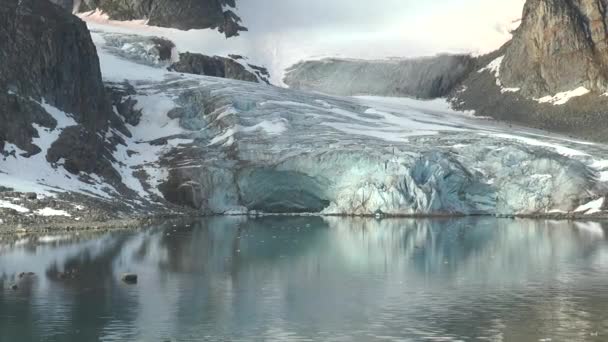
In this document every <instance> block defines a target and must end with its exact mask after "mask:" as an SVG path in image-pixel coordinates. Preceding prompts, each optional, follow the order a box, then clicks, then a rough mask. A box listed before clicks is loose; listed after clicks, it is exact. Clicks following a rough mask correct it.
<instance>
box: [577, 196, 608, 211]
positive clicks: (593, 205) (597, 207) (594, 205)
mask: <svg viewBox="0 0 608 342" xmlns="http://www.w3.org/2000/svg"><path fill="white" fill-rule="evenodd" d="M604 201H605V198H604V197H602V198H598V199H596V200H595V201H591V202H589V203H587V204H584V205H581V206H580V207H578V208H576V210H574V212H576V213H585V215H590V214H595V213H599V212H601V211H602V207H603V206H604Z"/></svg>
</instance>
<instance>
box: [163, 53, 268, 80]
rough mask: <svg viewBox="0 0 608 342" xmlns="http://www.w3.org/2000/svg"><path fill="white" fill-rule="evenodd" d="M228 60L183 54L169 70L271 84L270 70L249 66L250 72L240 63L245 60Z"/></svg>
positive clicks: (238, 58)
mask: <svg viewBox="0 0 608 342" xmlns="http://www.w3.org/2000/svg"><path fill="white" fill-rule="evenodd" d="M235 57H237V58H232V57H230V58H227V57H219V56H206V55H202V54H198V53H189V52H186V53H181V54H180V55H179V61H178V62H176V63H173V64H172V65H171V66H170V67H169V70H171V71H176V72H183V73H189V74H197V75H206V76H214V77H221V78H230V79H233V80H240V81H247V82H259V83H261V82H264V83H269V81H268V78H269V77H270V74H269V73H268V70H266V69H265V68H263V67H259V66H256V65H251V64H247V66H249V69H250V70H247V68H246V67H245V66H244V64H242V63H240V62H238V61H239V60H242V59H243V58H242V57H240V56H235Z"/></svg>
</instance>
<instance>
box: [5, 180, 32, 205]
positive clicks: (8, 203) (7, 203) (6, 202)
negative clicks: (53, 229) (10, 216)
mask: <svg viewBox="0 0 608 342" xmlns="http://www.w3.org/2000/svg"><path fill="white" fill-rule="evenodd" d="M0 177H1V175H0ZM0 208H7V209H13V210H15V211H17V212H19V213H29V212H30V210H29V209H28V208H26V207H24V206H21V205H18V204H14V203H11V202H8V201H5V200H0Z"/></svg>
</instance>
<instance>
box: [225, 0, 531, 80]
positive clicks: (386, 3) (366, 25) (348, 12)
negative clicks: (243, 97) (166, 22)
mask: <svg viewBox="0 0 608 342" xmlns="http://www.w3.org/2000/svg"><path fill="white" fill-rule="evenodd" d="M524 1H525V0H424V1H420V0H383V1H372V0H305V1H303V0H237V5H238V9H237V12H238V14H239V15H240V16H241V17H242V18H243V23H244V25H245V26H247V27H248V28H249V30H250V31H249V32H246V33H243V35H242V37H241V38H242V39H241V43H240V44H241V49H240V50H241V51H240V52H241V53H243V54H245V55H248V56H250V57H252V58H253V59H254V60H256V61H259V62H262V63H264V64H265V65H267V66H268V67H269V68H270V69H271V70H272V72H273V73H274V74H275V78H274V81H275V82H276V81H277V80H279V79H281V77H282V73H283V71H284V70H285V69H286V68H287V67H289V66H291V65H293V64H294V63H297V62H299V61H301V60H305V59H313V58H321V57H330V56H336V57H352V58H365V59H378V58H387V57H414V56H422V55H434V54H437V53H441V52H470V53H475V54H480V53H486V52H490V51H492V50H494V49H496V48H498V47H500V46H501V45H502V44H503V43H504V42H506V41H507V40H508V39H509V38H510V34H509V32H510V29H511V28H512V26H513V21H514V20H517V19H519V18H520V17H521V12H522V8H523V4H524ZM232 46H234V44H233V45H232ZM243 50H244V51H243Z"/></svg>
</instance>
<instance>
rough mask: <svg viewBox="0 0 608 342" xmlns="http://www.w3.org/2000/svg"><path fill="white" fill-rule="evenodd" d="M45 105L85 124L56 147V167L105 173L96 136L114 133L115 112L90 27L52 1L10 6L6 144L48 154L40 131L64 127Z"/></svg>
mask: <svg viewBox="0 0 608 342" xmlns="http://www.w3.org/2000/svg"><path fill="white" fill-rule="evenodd" d="M44 104H49V105H51V106H53V107H55V108H58V109H60V110H62V111H65V112H66V113H69V115H70V116H71V117H72V118H73V119H74V120H75V121H76V122H77V123H78V125H77V126H74V127H70V128H69V129H68V130H64V131H63V133H62V135H61V136H60V138H59V139H58V141H56V142H55V143H53V145H52V146H51V150H49V153H48V154H47V159H48V160H49V162H52V163H53V162H57V161H58V160H59V159H64V160H65V161H66V165H71V167H70V170H72V171H74V172H75V173H78V172H77V171H79V170H82V171H88V172H92V171H94V170H97V169H98V167H99V166H100V165H99V164H100V163H101V161H100V160H103V158H98V157H99V156H100V155H101V154H103V153H104V152H103V151H104V146H103V143H102V141H100V139H98V138H97V136H96V135H97V132H98V131H99V130H104V129H107V127H108V122H109V121H112V110H111V107H110V103H109V101H108V100H107V98H106V93H105V90H104V86H103V83H102V80H101V72H100V70H99V61H98V58H97V52H96V49H95V46H94V45H93V42H92V40H91V37H90V35H89V32H88V30H87V28H86V25H85V24H84V22H82V21H81V20H80V19H78V18H76V17H74V16H72V15H70V14H68V13H66V12H65V11H62V10H61V9H60V8H59V7H57V6H55V5H53V4H51V3H50V2H48V1H37V0H21V1H19V0H7V1H4V3H3V6H1V7H0V120H1V121H2V125H0V140H4V141H6V142H9V143H12V144H15V145H16V146H17V147H19V148H20V149H22V150H24V151H26V152H27V153H28V154H37V153H40V152H41V151H40V147H39V146H37V145H35V144H34V143H32V138H34V137H38V136H39V132H38V129H36V128H34V127H33V126H32V125H33V124H36V125H39V126H42V127H47V128H49V129H55V127H56V126H57V125H58V123H57V121H56V120H55V119H54V118H53V117H52V116H51V115H49V113H48V111H47V110H46V109H45V108H43V105H44ZM74 138H75V139H77V141H78V143H77V144H75V143H74V141H73V140H72V139H74ZM62 146H63V147H66V148H63V147H62ZM42 152H46V151H42ZM82 157H86V158H82ZM98 159H99V160H98Z"/></svg>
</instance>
